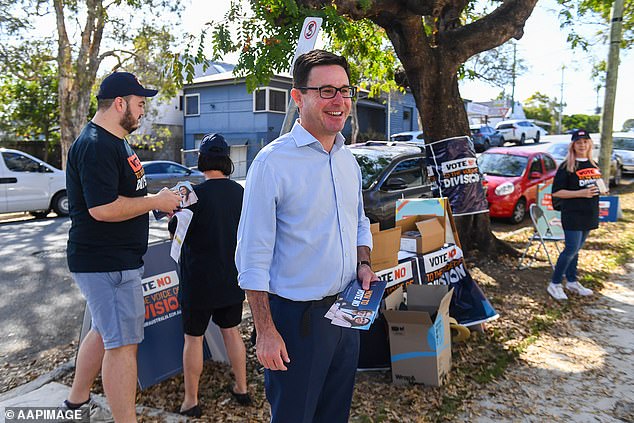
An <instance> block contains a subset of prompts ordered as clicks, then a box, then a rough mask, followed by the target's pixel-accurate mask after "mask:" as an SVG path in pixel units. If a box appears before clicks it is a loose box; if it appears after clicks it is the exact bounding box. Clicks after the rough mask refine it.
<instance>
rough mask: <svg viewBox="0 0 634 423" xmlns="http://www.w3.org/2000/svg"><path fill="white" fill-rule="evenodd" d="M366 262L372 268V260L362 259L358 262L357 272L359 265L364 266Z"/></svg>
mask: <svg viewBox="0 0 634 423" xmlns="http://www.w3.org/2000/svg"><path fill="white" fill-rule="evenodd" d="M364 264H365V265H366V266H368V267H369V268H370V269H372V265H371V264H370V262H369V261H367V260H361V261H358V262H357V272H358V271H359V267H360V266H363V265H364Z"/></svg>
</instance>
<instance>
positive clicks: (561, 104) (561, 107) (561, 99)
mask: <svg viewBox="0 0 634 423" xmlns="http://www.w3.org/2000/svg"><path fill="white" fill-rule="evenodd" d="M564 69H566V65H561V93H560V94H559V121H558V122H557V126H559V133H560V134H561V133H563V131H562V129H563V127H562V126H561V119H562V117H563V114H564Z"/></svg>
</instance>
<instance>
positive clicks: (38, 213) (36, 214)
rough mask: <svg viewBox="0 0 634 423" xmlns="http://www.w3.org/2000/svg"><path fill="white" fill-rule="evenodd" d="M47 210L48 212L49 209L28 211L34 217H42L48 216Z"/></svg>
mask: <svg viewBox="0 0 634 423" xmlns="http://www.w3.org/2000/svg"><path fill="white" fill-rule="evenodd" d="M48 212H50V210H43V211H32V212H29V213H30V214H31V216H33V217H35V218H36V219H44V218H45V217H46V216H48Z"/></svg>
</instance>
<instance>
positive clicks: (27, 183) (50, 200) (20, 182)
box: [0, 148, 68, 217]
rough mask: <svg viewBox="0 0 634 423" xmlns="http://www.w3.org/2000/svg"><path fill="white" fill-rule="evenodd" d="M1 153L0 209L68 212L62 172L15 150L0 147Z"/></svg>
mask: <svg viewBox="0 0 634 423" xmlns="http://www.w3.org/2000/svg"><path fill="white" fill-rule="evenodd" d="M0 156H2V160H0V213H14V212H30V213H31V214H32V215H34V216H36V217H44V216H46V215H47V214H48V212H49V211H50V210H51V209H53V211H55V213H57V215H58V216H66V215H68V197H67V195H66V173H65V172H63V171H61V170H59V169H57V168H55V167H53V166H51V165H50V164H48V163H45V162H43V161H41V160H39V159H37V158H35V157H33V156H31V155H29V154H26V153H24V152H22V151H18V150H11V149H8V148H0Z"/></svg>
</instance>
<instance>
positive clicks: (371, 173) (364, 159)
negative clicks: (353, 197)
mask: <svg viewBox="0 0 634 423" xmlns="http://www.w3.org/2000/svg"><path fill="white" fill-rule="evenodd" d="M350 151H351V152H352V154H353V155H354V158H355V159H357V163H359V167H360V168H361V179H362V183H363V189H368V188H369V187H370V186H371V185H372V183H373V182H374V181H375V180H376V179H377V177H378V176H379V175H380V174H381V172H382V171H383V169H385V168H386V167H387V166H388V165H389V164H390V163H391V162H392V160H393V159H394V157H396V156H398V155H399V154H400V153H399V152H396V151H394V152H392V151H389V150H373V149H369V148H351V149H350Z"/></svg>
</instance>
